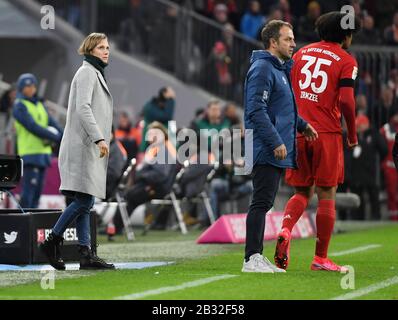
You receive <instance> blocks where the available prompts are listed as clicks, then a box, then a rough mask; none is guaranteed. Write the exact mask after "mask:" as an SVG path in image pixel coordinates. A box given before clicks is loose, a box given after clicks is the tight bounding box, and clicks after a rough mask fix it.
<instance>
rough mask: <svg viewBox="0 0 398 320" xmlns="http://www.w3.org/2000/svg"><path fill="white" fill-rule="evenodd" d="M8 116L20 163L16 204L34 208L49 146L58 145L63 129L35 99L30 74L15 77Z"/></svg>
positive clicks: (49, 159) (41, 187)
mask: <svg viewBox="0 0 398 320" xmlns="http://www.w3.org/2000/svg"><path fill="white" fill-rule="evenodd" d="M12 114H13V116H14V118H15V129H16V134H17V150H18V155H20V156H21V157H22V159H23V162H24V164H23V169H24V177H23V180H22V194H21V201H20V205H21V207H22V208H37V207H38V206H39V200H40V195H41V192H42V190H43V185H44V179H45V173H46V169H47V168H48V167H49V166H50V165H51V154H52V145H54V144H58V143H60V142H61V139H62V133H63V129H62V128H61V126H60V125H59V124H58V123H57V121H55V119H54V118H53V117H51V115H50V114H49V113H48V111H47V109H46V107H45V106H44V104H43V102H42V100H41V99H39V97H38V96H37V79H36V77H35V76H34V75H33V74H30V73H25V74H22V75H21V76H20V77H19V78H18V82H17V97H16V100H15V102H14V107H13V112H12Z"/></svg>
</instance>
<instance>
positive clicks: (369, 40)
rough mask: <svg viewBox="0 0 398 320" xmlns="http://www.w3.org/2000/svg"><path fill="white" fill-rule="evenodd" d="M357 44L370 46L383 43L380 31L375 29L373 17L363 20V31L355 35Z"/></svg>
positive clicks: (369, 16) (366, 17) (365, 17)
mask: <svg viewBox="0 0 398 320" xmlns="http://www.w3.org/2000/svg"><path fill="white" fill-rule="evenodd" d="M355 43H357V44H368V45H377V44H380V43H381V37H380V34H379V31H378V30H377V29H375V23H374V19H373V17H372V16H371V15H366V16H364V17H363V18H362V29H361V30H360V31H359V32H358V34H357V35H355Z"/></svg>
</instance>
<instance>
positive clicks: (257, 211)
mask: <svg viewBox="0 0 398 320" xmlns="http://www.w3.org/2000/svg"><path fill="white" fill-rule="evenodd" d="M261 37H262V41H263V44H264V46H265V49H266V50H265V51H264V50H258V51H253V53H252V57H251V65H250V68H249V71H248V73H247V77H246V82H245V89H244V92H245V97H244V105H245V114H244V118H245V128H246V130H250V131H251V132H252V134H245V139H246V141H245V142H246V143H249V144H250V137H252V139H253V152H252V156H253V163H252V166H253V168H252V175H253V188H254V190H253V198H252V202H251V204H250V208H249V212H248V215H247V220H246V248H245V260H244V261H243V268H242V272H266V273H273V272H284V271H283V270H282V269H279V268H277V267H276V266H274V265H273V264H271V262H270V261H269V260H268V259H267V258H265V257H263V256H262V252H263V239H264V229H265V214H266V213H267V212H268V211H269V210H270V209H271V208H272V206H273V203H274V200H275V196H276V193H277V191H278V186H279V180H280V177H281V175H282V172H283V169H284V168H296V167H297V163H296V132H297V131H299V132H301V133H303V134H304V135H305V137H306V139H309V140H314V139H316V138H317V136H318V135H317V132H316V131H315V129H313V127H312V126H311V125H309V124H308V123H307V122H305V121H304V120H303V119H301V118H300V117H299V116H298V113H297V106H296V103H295V100H294V95H293V91H292V87H291V84H290V69H291V66H292V60H291V57H292V54H293V49H294V47H295V46H296V44H295V42H294V35H293V27H292V26H291V25H290V24H289V23H286V22H283V21H281V20H273V21H271V22H269V23H267V24H266V25H265V27H264V28H263V30H262V31H261ZM245 157H246V159H249V157H248V154H247V153H246V154H245ZM246 166H250V164H246Z"/></svg>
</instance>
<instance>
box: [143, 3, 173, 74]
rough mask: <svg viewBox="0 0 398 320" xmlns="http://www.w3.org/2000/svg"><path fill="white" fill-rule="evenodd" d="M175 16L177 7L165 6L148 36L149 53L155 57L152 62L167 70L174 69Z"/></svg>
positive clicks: (171, 70)
mask: <svg viewBox="0 0 398 320" xmlns="http://www.w3.org/2000/svg"><path fill="white" fill-rule="evenodd" d="M177 17H178V9H177V8H176V7H174V6H167V7H166V8H165V12H164V13H162V14H159V17H157V19H156V22H155V23H154V26H153V27H152V36H151V37H150V38H151V43H150V48H151V54H152V55H153V56H154V58H155V61H154V63H155V64H156V65H158V66H159V67H161V68H162V69H164V70H166V71H169V72H174V71H175V69H174V68H175V48H176V37H175V30H176V26H177Z"/></svg>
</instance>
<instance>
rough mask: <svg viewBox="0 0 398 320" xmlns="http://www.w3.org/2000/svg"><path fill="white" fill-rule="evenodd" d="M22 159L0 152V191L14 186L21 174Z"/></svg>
mask: <svg viewBox="0 0 398 320" xmlns="http://www.w3.org/2000/svg"><path fill="white" fill-rule="evenodd" d="M22 170H23V165H22V159H21V158H20V157H19V156H16V155H2V154H0V191H1V190H11V189H13V188H15V187H16V186H17V185H18V183H19V181H20V179H21V177H22V174H23V171H22Z"/></svg>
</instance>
